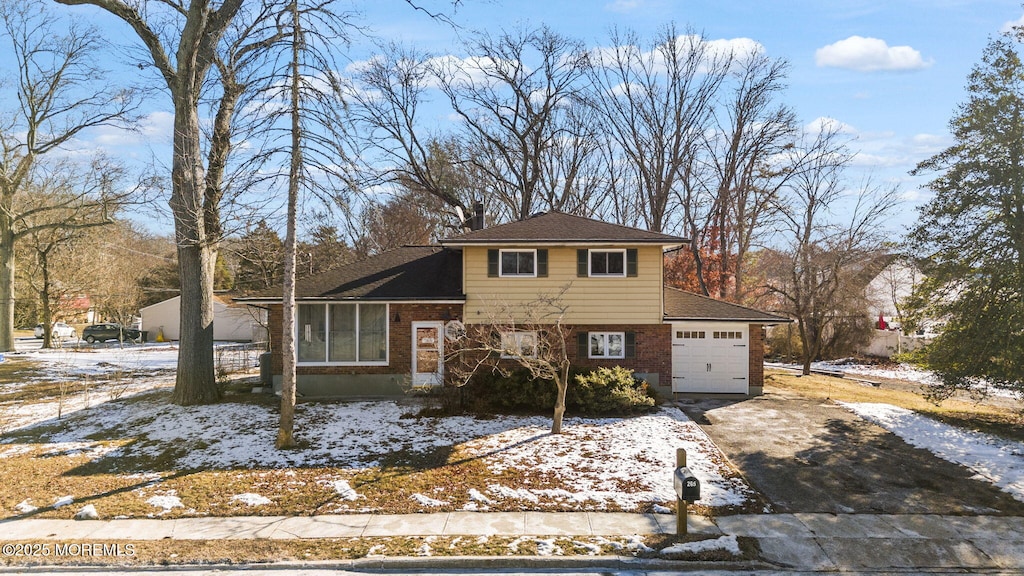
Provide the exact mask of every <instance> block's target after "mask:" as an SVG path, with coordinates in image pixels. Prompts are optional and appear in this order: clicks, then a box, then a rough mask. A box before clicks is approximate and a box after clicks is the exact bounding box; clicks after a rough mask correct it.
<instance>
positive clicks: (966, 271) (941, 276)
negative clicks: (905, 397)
mask: <svg viewBox="0 0 1024 576" xmlns="http://www.w3.org/2000/svg"><path fill="white" fill-rule="evenodd" d="M1016 44H1017V42H1015V41H1014V40H1013V39H1012V38H1009V37H1001V38H997V39H994V40H992V41H991V42H990V43H989V45H988V46H987V47H986V48H985V52H984V54H983V56H982V59H981V62H980V63H979V64H977V65H976V66H975V68H974V70H973V71H972V72H971V74H970V76H969V77H968V83H967V92H968V100H967V102H965V103H963V104H961V105H960V107H959V110H958V111H957V113H956V115H955V116H954V117H953V119H952V120H951V121H950V131H951V132H952V134H953V137H954V140H955V143H954V144H953V145H952V146H950V147H949V148H947V149H946V150H944V151H943V152H941V153H939V154H937V155H935V156H933V157H932V158H930V159H928V160H926V161H924V162H922V163H921V164H920V165H918V167H917V168H916V169H915V170H914V173H915V174H916V173H924V172H932V173H936V174H937V176H936V177H935V179H934V180H932V181H931V182H930V183H929V185H928V187H929V188H930V189H931V190H933V191H934V192H935V196H934V197H933V198H932V199H931V200H930V201H929V202H928V203H927V204H926V205H925V206H923V207H922V209H921V215H920V219H919V222H918V225H917V226H916V228H915V229H914V230H913V231H912V232H911V234H910V237H909V240H910V244H911V246H912V247H913V249H914V250H916V251H917V252H919V255H920V256H921V257H922V258H923V261H924V262H925V269H924V273H925V274H926V275H927V276H928V279H927V280H926V281H925V282H924V283H923V284H922V286H921V287H920V289H919V290H918V291H917V292H916V294H915V295H914V297H913V302H912V303H911V304H912V306H913V310H914V314H913V317H914V318H916V319H917V320H918V321H920V320H921V319H923V318H932V319H938V320H943V321H945V327H944V329H943V330H942V332H941V334H940V335H939V336H938V337H937V338H936V339H935V341H934V342H932V344H931V345H929V346H927V347H926V348H925V349H924V350H923V351H922V352H921V353H920V354H919V355H918V359H919V360H920V361H921V363H922V364H924V365H926V366H927V367H929V368H931V369H933V370H935V371H936V372H937V373H938V374H939V375H940V376H941V378H942V382H943V385H942V386H940V387H938V388H937V389H936V390H934V391H933V393H932V395H933V396H935V397H937V398H944V397H948V396H949V395H950V394H952V393H953V392H955V391H956V390H961V389H979V388H981V386H979V385H982V384H984V383H985V382H987V383H989V384H992V385H995V386H996V387H1001V388H1006V389H1011V390H1015V391H1016V392H1017V393H1018V394H1021V393H1024V66H1022V63H1021V58H1020V55H1019V54H1018V52H1017V49H1016Z"/></svg>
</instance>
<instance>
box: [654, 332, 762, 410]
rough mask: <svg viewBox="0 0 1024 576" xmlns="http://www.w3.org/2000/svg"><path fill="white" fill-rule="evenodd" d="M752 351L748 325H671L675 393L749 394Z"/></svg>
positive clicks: (673, 387) (673, 389)
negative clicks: (750, 351)
mask: <svg viewBox="0 0 1024 576" xmlns="http://www.w3.org/2000/svg"><path fill="white" fill-rule="evenodd" d="M749 350H750V339H749V335H748V330H747V325H746V324H738V323H736V324H733V323H723V322H699V323H698V322H677V323H674V324H672V391H673V392H701V393H711V394H747V393H748V392H749V388H748V382H747V379H748V378H749V368H750V356H749Z"/></svg>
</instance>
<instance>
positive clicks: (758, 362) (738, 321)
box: [665, 287, 790, 395]
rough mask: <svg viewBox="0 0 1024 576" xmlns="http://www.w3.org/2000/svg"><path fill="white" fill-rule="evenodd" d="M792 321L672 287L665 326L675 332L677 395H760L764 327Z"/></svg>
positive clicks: (674, 382) (667, 296) (674, 381)
mask: <svg viewBox="0 0 1024 576" xmlns="http://www.w3.org/2000/svg"><path fill="white" fill-rule="evenodd" d="M789 321H790V320H789V319H788V318H784V317H782V316H776V315H774V314H768V313H767V312H762V311H760V310H755V309H753V308H747V307H745V306H739V305H737V304H732V303H729V302H723V301H721V300H715V299H713V298H708V297H706V296H700V295H698V294H693V293H690V292H684V291H682V290H676V289H674V288H668V287H666V288H665V323H666V324H670V325H671V326H672V392H673V393H679V394H741V395H753V394H760V393H761V389H762V387H763V385H764V377H763V364H764V326H766V325H771V324H781V323H788V322H789Z"/></svg>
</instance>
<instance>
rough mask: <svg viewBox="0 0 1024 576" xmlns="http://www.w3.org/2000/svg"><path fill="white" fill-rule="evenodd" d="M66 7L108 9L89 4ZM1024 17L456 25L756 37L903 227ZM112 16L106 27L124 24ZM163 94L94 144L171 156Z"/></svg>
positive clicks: (633, 3) (983, 13)
mask: <svg viewBox="0 0 1024 576" xmlns="http://www.w3.org/2000/svg"><path fill="white" fill-rule="evenodd" d="M422 3H423V5H424V6H428V7H429V8H430V9H432V10H433V9H440V8H446V9H450V3H446V2H444V1H443V0H422ZM355 6H357V7H358V8H359V9H360V10H361V11H362V13H363V15H362V21H363V23H364V24H365V25H367V26H368V27H370V28H372V29H373V30H374V31H375V32H376V33H378V34H379V35H381V36H384V37H386V38H389V39H392V40H395V41H398V42H401V43H407V44H413V45H416V46H418V47H420V48H422V49H425V50H429V51H431V52H434V53H436V54H454V55H456V56H460V57H462V56H467V54H462V53H460V48H459V44H458V41H457V39H456V37H455V36H456V35H455V33H454V32H453V31H452V29H451V28H450V27H447V26H444V25H441V24H438V23H437V22H434V21H433V20H431V19H430V18H428V17H427V16H426V15H424V14H423V13H421V12H417V11H415V10H413V9H411V8H410V7H409V5H408V4H407V3H406V2H405V1H404V0H381V1H379V2H371V1H366V2H356V3H355ZM62 9H65V10H74V11H75V12H77V13H78V14H81V15H83V16H89V17H95V16H96V13H95V12H94V11H90V10H88V9H67V8H62ZM1022 14H1024V9H1022V7H1021V4H1020V2H1019V1H1017V0H1012V1H1011V0H889V1H876V0H847V1H844V2H831V1H821V0H818V1H812V0H795V1H794V0H785V1H783V0H761V1H753V0H746V1H743V0H714V1H712V0H680V1H671V0H610V1H608V0H597V1H583V0H574V1H567V0H546V1H538V0H522V1H512V0H505V1H496V0H492V1H477V0H464V2H463V4H462V5H461V6H460V7H459V9H458V10H457V11H456V12H455V14H454V16H453V20H454V21H455V22H456V23H458V24H459V25H461V26H463V27H465V28H466V29H486V30H488V31H491V32H499V31H500V30H501V29H502V27H510V26H514V25H517V24H525V25H539V24H547V25H548V26H550V27H551V28H553V29H554V30H556V31H558V32H561V33H563V34H566V35H569V36H573V37H576V38H579V39H581V40H583V41H584V42H585V43H586V44H587V45H588V46H591V47H600V46H607V45H608V40H607V38H608V30H609V28H610V27H612V26H619V27H623V28H628V29H632V30H635V31H636V32H637V33H639V35H640V36H641V37H645V38H649V37H651V35H652V34H653V33H654V32H655V31H656V30H657V29H658V28H659V27H661V26H663V25H665V24H668V23H675V24H676V25H677V27H679V28H680V29H686V28H692V29H693V30H694V31H696V32H699V33H702V34H703V35H704V36H705V37H706V38H708V39H710V40H719V39H725V40H730V39H740V38H749V39H751V40H754V41H755V42H757V43H759V44H761V45H762V46H763V47H764V50H765V52H766V53H767V54H768V55H769V56H772V57H778V58H784V59H786V60H787V61H788V62H789V63H790V65H791V69H790V75H789V87H788V89H787V91H786V93H785V95H784V101H785V103H787V104H788V105H790V106H791V107H792V108H793V109H794V111H795V112H796V114H797V115H798V117H799V118H800V120H801V122H803V123H804V124H810V123H812V122H814V121H816V119H821V118H830V119H834V120H835V121H838V122H840V123H842V125H843V126H845V128H846V131H847V132H848V134H849V135H850V136H851V137H854V138H856V140H855V141H854V143H853V148H854V149H855V150H858V151H859V155H858V157H857V159H856V161H855V163H856V167H857V170H858V173H859V174H861V175H864V174H872V175H873V176H874V179H875V180H876V181H879V182H892V183H897V184H898V185H899V186H900V188H901V190H902V192H903V193H904V195H905V197H906V198H907V201H908V203H907V209H906V210H904V211H903V212H902V214H903V215H902V216H900V217H899V218H898V219H896V221H894V223H893V227H894V228H899V227H902V226H905V225H907V224H909V223H912V222H913V210H912V209H911V208H913V207H915V206H917V205H918V204H919V203H920V202H921V201H922V200H923V199H925V198H926V197H927V194H926V193H925V192H923V191H920V189H919V188H920V185H921V184H922V183H923V182H924V181H925V180H924V179H922V178H917V179H913V178H911V177H909V176H908V175H907V171H908V170H910V169H911V168H913V167H914V166H915V165H916V163H917V162H919V161H921V160H923V159H925V158H927V157H929V156H930V155H932V154H934V153H936V152H938V151H939V150H941V149H942V148H944V147H945V146H948V145H949V144H950V143H951V140H950V138H949V134H948V130H947V123H948V121H949V119H950V117H951V116H952V114H953V113H954V111H955V110H956V107H957V105H958V103H959V102H961V101H963V100H964V98H965V93H964V90H963V86H964V84H965V81H966V77H967V74H968V73H969V72H970V70H971V67H972V66H973V65H974V64H975V63H977V62H978V61H979V59H980V56H981V52H982V49H983V48H984V46H985V45H986V43H987V42H988V40H989V39H990V38H991V37H993V36H995V35H997V34H999V32H1000V31H1001V30H1004V29H1006V28H1007V27H1008V26H1009V25H1010V24H1012V23H1014V22H1017V21H1019V20H1021V18H1022ZM104 20H106V23H105V25H104V27H105V28H108V29H111V30H116V29H118V25H117V24H111V23H110V21H109V19H104ZM121 30H123V31H124V34H125V37H129V36H130V35H129V33H128V32H127V31H126V30H124V29H123V27H122V28H121ZM5 49H6V47H5ZM368 50H369V45H368V44H367V45H362V44H361V43H360V42H358V41H357V42H356V43H355V44H354V45H353V46H352V48H351V52H350V54H351V56H352V58H353V59H355V60H358V59H361V58H365V57H367V56H368V55H369V52H368ZM163 98H164V99H163V100H161V99H160V97H157V98H156V99H155V100H154V101H153V102H152V103H151V113H152V116H151V117H150V121H149V123H148V124H147V127H146V131H145V132H143V134H140V135H137V136H132V137H131V141H130V142H129V141H125V137H124V134H117V133H97V134H94V135H93V136H92V137H93V138H95V141H94V142H91V143H86V144H87V145H99V146H103V147H109V148H110V149H111V150H113V151H115V153H122V154H124V153H127V154H132V153H134V152H133V151H135V152H137V151H141V150H145V149H147V148H149V147H150V145H155V149H156V150H157V153H158V154H166V153H167V152H166V150H167V147H166V143H167V142H168V141H169V128H170V115H169V106H167V100H166V97H163ZM161 142H162V143H161ZM166 162H167V164H169V158H167V159H166Z"/></svg>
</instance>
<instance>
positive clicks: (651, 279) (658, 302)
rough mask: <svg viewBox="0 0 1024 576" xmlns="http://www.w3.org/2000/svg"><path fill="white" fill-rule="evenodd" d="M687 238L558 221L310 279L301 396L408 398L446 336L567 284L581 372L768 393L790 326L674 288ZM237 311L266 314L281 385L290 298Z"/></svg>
mask: <svg viewBox="0 0 1024 576" xmlns="http://www.w3.org/2000/svg"><path fill="white" fill-rule="evenodd" d="M686 242H687V240H686V239H685V238H680V237H677V236H671V235H667V234H661V233H656V232H649V231H646V230H639V229H636V228H628V227H625V226H619V225H615V224H609V223H605V222H600V221H597V220H592V219H589V218H583V217H579V216H571V215H568V214H562V213H558V212H549V213H544V214H539V215H536V216H534V217H532V218H529V219H527V220H523V221H518V222H512V223H509V224H503V225H500V226H494V227H492V228H484V229H478V230H473V231H470V232H467V233H465V234H462V235H459V236H455V237H453V238H449V239H446V240H442V241H441V242H440V244H439V245H437V246H407V247H403V248H399V249H396V250H391V251H389V252H385V253H383V254H380V255H377V256H374V257H371V258H368V259H366V260H363V261H360V262H355V263H353V264H350V265H347V266H343V267H341V268H337V269H334V270H331V271H329V272H325V273H323V274H320V275H316V276H312V277H310V278H306V279H303V280H299V281H298V282H297V285H296V300H297V304H298V306H297V312H296V316H297V322H296V323H297V326H296V328H295V337H296V343H297V353H298V366H297V373H298V383H297V385H298V389H299V392H300V393H302V394H303V395H305V396H307V397H309V396H377V395H399V394H402V393H403V391H404V388H405V387H406V386H408V385H409V384H412V385H417V386H422V385H438V384H441V383H442V382H443V378H444V361H443V359H444V354H445V345H446V328H451V327H453V326H458V323H462V324H464V325H467V327H469V326H471V325H474V324H478V325H479V324H488V323H491V322H494V318H493V311H494V310H495V309H496V307H497V306H498V305H501V306H505V307H507V306H509V305H512V306H515V305H517V304H528V303H530V302H533V301H535V300H536V299H537V298H538V296H539V295H540V294H542V293H552V292H555V291H560V290H561V289H562V288H563V287H565V286H568V288H567V289H566V290H565V292H564V294H563V295H562V297H561V298H562V302H563V304H566V305H567V306H568V308H567V311H566V314H565V317H564V319H563V323H564V324H566V325H567V326H568V329H569V338H570V342H569V344H570V346H569V359H570V362H571V363H572V364H573V365H574V366H577V367H598V366H615V365H619V366H623V367H626V368H630V369H632V370H634V372H635V374H636V375H637V376H638V377H641V378H644V379H645V380H647V382H648V383H650V384H651V385H652V386H653V387H654V389H655V390H657V391H659V392H660V393H662V394H670V393H672V392H679V393H729V394H744V395H745V394H757V393H760V391H761V387H762V381H763V377H762V369H761V366H762V360H763V350H764V349H763V342H764V330H763V327H764V326H765V325H767V324H776V323H780V322H788V320H787V319H785V318H782V317H779V316H774V315H771V314H766V313H763V312H759V311H756V310H752V309H750V308H745V307H742V306H737V305H734V304H728V303H724V302H719V301H715V300H712V299H710V298H704V297H701V296H697V295H694V294H689V293H686V292H682V291H679V290H675V289H671V288H666V287H665V286H664V273H663V256H664V251H665V250H666V249H669V248H674V247H678V246H680V245H682V244H685V243H686ZM237 301H239V302H244V303H247V304H251V305H259V306H266V307H267V308H268V309H269V320H270V333H271V350H272V351H273V357H272V366H271V372H272V373H273V374H274V375H275V376H274V378H275V385H279V383H280V374H281V373H282V366H283V363H282V359H281V354H280V350H281V346H280V342H279V341H278V339H279V338H280V337H281V336H280V335H281V334H282V333H283V331H282V329H281V320H282V311H281V298H280V296H278V295H277V293H276V292H268V293H265V294H263V295H260V296H255V297H248V298H240V299H238V300H237ZM456 321H458V322H456ZM519 334H522V333H519ZM508 336H509V339H510V340H512V339H514V338H517V337H518V336H515V335H512V334H509V335H508Z"/></svg>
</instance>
